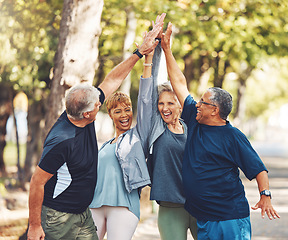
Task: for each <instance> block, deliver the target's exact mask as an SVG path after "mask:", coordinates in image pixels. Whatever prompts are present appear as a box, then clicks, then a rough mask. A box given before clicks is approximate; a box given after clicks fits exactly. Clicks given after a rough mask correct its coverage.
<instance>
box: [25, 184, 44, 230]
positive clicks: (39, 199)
mask: <svg viewBox="0 0 288 240" xmlns="http://www.w3.org/2000/svg"><path fill="white" fill-rule="evenodd" d="M43 197H44V186H40V185H37V184H35V183H34V182H33V178H32V180H31V184H30V193H29V225H35V226H36V225H37V226H39V225H41V209H42V203H43Z"/></svg>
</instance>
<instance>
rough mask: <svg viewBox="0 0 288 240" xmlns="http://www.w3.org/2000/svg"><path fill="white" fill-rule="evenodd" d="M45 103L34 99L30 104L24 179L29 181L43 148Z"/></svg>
mask: <svg viewBox="0 0 288 240" xmlns="http://www.w3.org/2000/svg"><path fill="white" fill-rule="evenodd" d="M43 116H44V103H43V101H38V102H37V101H33V103H32V105H29V106H28V115H27V122H28V136H27V142H26V157H25V164H24V181H26V182H29V181H30V178H31V176H32V174H33V172H34V169H35V166H36V165H37V163H38V162H39V160H40V156H41V150H42V142H43V141H42V138H41V133H42V130H43V129H42V128H41V123H42V121H44V119H43ZM42 125H43V124H42Z"/></svg>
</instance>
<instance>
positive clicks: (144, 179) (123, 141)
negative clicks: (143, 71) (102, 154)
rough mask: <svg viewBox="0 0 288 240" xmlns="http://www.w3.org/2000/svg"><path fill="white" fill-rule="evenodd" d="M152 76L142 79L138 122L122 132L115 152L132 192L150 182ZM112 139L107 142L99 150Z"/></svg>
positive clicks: (127, 186) (128, 187)
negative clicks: (149, 140) (149, 139)
mask: <svg viewBox="0 0 288 240" xmlns="http://www.w3.org/2000/svg"><path fill="white" fill-rule="evenodd" d="M152 82H153V81H152V77H150V78H145V79H144V78H142V77H141V79H140V86H139V94H138V102H137V124H136V126H135V127H133V128H131V129H129V130H128V131H126V132H125V133H122V134H121V135H120V136H119V137H118V139H117V142H116V149H115V154H116V156H117V159H118V161H119V163H120V166H121V169H122V173H123V178H124V183H125V188H126V190H127V191H128V192H129V193H130V192H131V191H132V190H134V189H138V188H140V187H144V186H146V185H148V184H150V183H151V182H150V177H149V173H148V169H147V165H146V157H147V154H148V152H147V149H148V136H149V133H150V129H151V118H152V107H151V106H152V88H153V84H152ZM110 142H111V140H109V141H107V142H105V143H104V144H103V146H102V147H101V148H100V150H99V151H101V149H102V148H103V147H104V146H105V145H106V144H108V143H110Z"/></svg>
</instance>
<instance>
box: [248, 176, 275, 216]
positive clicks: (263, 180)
mask: <svg viewBox="0 0 288 240" xmlns="http://www.w3.org/2000/svg"><path fill="white" fill-rule="evenodd" d="M256 181H257V184H258V189H259V192H261V191H263V190H269V180H268V174H267V172H266V171H262V172H260V173H259V174H258V175H257V176H256ZM251 208H252V209H253V210H256V209H258V208H261V216H262V218H264V217H265V213H266V214H267V216H268V218H269V219H270V220H272V219H273V218H274V219H275V218H276V217H277V218H280V216H279V214H278V213H277V212H276V211H275V210H274V208H273V206H272V203H271V198H270V197H269V196H265V195H261V196H260V201H259V202H258V203H257V204H256V205H255V206H254V207H251Z"/></svg>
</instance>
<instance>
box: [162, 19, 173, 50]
mask: <svg viewBox="0 0 288 240" xmlns="http://www.w3.org/2000/svg"><path fill="white" fill-rule="evenodd" d="M171 34H172V23H171V22H169V23H168V26H167V29H166V32H165V33H162V36H161V47H162V49H163V51H165V50H168V49H170V39H171Z"/></svg>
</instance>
